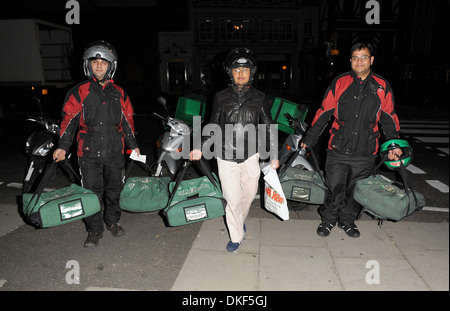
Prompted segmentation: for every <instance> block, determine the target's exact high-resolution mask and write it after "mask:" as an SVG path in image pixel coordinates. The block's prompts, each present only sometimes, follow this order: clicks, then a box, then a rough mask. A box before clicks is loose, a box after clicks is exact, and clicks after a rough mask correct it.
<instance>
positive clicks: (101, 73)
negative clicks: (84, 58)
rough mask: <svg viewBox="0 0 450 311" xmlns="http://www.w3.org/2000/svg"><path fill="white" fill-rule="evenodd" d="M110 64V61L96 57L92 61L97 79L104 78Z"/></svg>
mask: <svg viewBox="0 0 450 311" xmlns="http://www.w3.org/2000/svg"><path fill="white" fill-rule="evenodd" d="M108 65H109V62H108V61H106V60H104V59H101V58H96V59H93V60H92V61H91V68H92V72H93V74H94V76H95V77H96V78H97V80H99V81H101V80H103V78H104V77H105V75H106V72H107V71H108Z"/></svg>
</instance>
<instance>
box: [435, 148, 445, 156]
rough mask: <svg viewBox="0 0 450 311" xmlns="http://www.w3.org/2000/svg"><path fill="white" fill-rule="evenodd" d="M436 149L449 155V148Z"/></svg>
mask: <svg viewBox="0 0 450 311" xmlns="http://www.w3.org/2000/svg"><path fill="white" fill-rule="evenodd" d="M436 149H437V150H439V151H442V152H443V153H445V154H447V155H448V148H436Z"/></svg>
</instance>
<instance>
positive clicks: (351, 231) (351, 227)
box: [338, 223, 361, 238]
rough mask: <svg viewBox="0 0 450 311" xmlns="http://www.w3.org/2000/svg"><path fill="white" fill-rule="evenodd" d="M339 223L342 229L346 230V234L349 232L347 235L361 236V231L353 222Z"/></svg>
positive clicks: (352, 236)
mask: <svg viewBox="0 0 450 311" xmlns="http://www.w3.org/2000/svg"><path fill="white" fill-rule="evenodd" d="M338 225H339V227H340V228H341V229H342V230H344V232H345V234H347V236H349V237H351V238H359V236H360V235H361V234H360V233H359V230H358V228H357V227H356V225H355V224H353V223H352V224H350V225H344V224H341V223H339V224H338Z"/></svg>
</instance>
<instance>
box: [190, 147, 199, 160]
mask: <svg viewBox="0 0 450 311" xmlns="http://www.w3.org/2000/svg"><path fill="white" fill-rule="evenodd" d="M201 158H202V152H201V151H200V150H198V149H194V150H192V151H191V152H190V153H189V160H190V161H198V160H200V159H201Z"/></svg>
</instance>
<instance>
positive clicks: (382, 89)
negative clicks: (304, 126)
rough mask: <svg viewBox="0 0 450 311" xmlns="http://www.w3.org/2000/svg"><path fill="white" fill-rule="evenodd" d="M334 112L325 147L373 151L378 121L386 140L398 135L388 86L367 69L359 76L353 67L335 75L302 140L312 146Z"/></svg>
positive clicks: (342, 151) (361, 152) (355, 152)
mask: <svg viewBox="0 0 450 311" xmlns="http://www.w3.org/2000/svg"><path fill="white" fill-rule="evenodd" d="M332 116H334V121H333V124H332V126H331V129H330V139H329V141H328V151H330V152H337V153H339V154H346V155H349V156H368V155H376V154H377V152H378V139H379V137H380V132H379V128H378V125H379V124H381V127H382V129H383V132H384V135H385V138H386V140H390V139H394V138H398V137H399V131H400V125H399V121H398V117H397V114H396V113H395V109H394V96H393V94H392V90H391V86H390V85H389V82H388V81H386V80H385V79H384V78H382V77H381V76H379V75H377V74H375V73H373V72H370V73H369V75H368V76H367V77H366V79H364V80H361V79H360V78H359V77H358V76H357V75H356V74H355V73H354V71H350V72H347V73H344V74H342V75H340V76H338V77H336V78H335V79H334V80H333V82H332V83H331V85H330V86H329V88H328V89H327V91H326V93H325V96H324V99H323V102H322V105H321V106H320V108H319V109H318V110H317V112H316V114H315V116H314V119H313V121H312V123H311V128H310V129H309V130H308V132H307V134H306V136H305V138H304V139H303V142H304V143H305V144H306V145H307V146H308V147H311V148H312V147H313V146H314V145H315V144H316V143H317V141H318V139H319V136H320V134H321V133H322V131H323V130H324V128H325V126H326V125H327V123H328V122H329V120H330V119H331V117H332Z"/></svg>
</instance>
